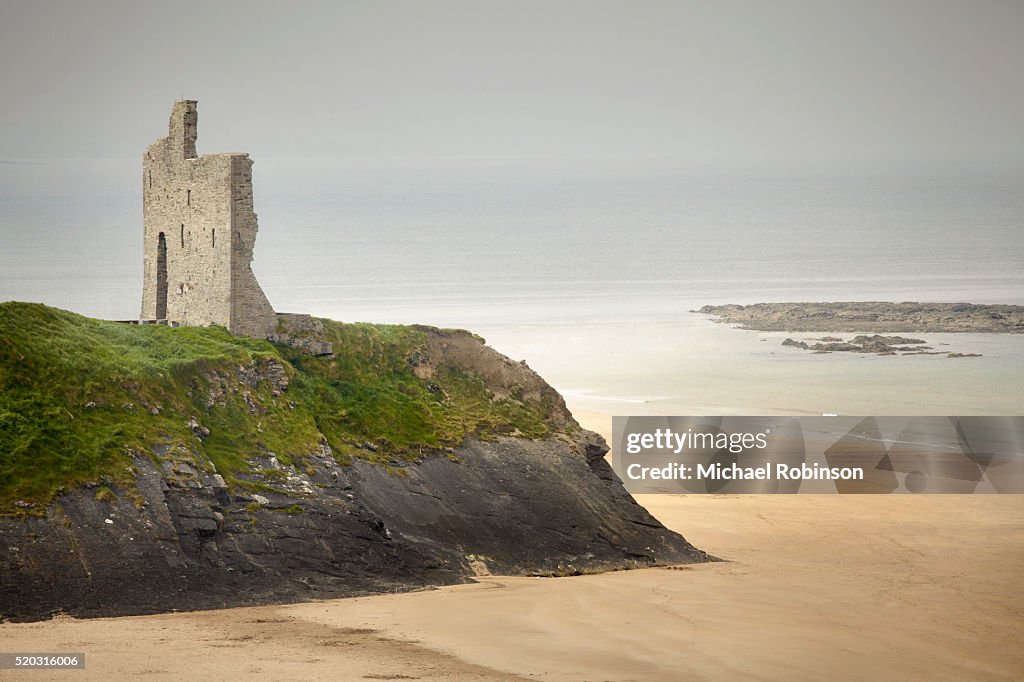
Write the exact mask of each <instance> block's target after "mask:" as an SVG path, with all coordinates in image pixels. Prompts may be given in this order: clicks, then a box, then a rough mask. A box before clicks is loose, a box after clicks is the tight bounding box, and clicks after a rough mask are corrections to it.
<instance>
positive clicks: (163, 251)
mask: <svg viewBox="0 0 1024 682" xmlns="http://www.w3.org/2000/svg"><path fill="white" fill-rule="evenodd" d="M156 319H158V320H165V319H167V239H166V238H165V237H164V233H163V232H161V233H160V236H159V237H158V238H157V245H156Z"/></svg>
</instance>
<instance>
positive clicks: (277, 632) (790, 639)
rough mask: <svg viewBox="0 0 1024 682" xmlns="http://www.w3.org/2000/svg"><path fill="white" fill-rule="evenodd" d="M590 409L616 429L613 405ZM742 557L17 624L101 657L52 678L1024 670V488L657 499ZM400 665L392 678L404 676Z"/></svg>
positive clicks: (585, 416) (40, 641)
mask: <svg viewBox="0 0 1024 682" xmlns="http://www.w3.org/2000/svg"><path fill="white" fill-rule="evenodd" d="M577 418H578V419H580V421H581V422H582V423H583V424H584V426H587V427H588V428H591V429H594V430H597V431H598V432H604V431H606V430H607V427H609V426H610V419H608V420H607V421H605V419H603V418H602V417H601V415H594V414H589V413H585V412H580V413H578V414H577ZM638 499H639V501H640V503H641V504H643V505H644V506H646V507H648V509H650V511H651V512H652V513H653V514H654V515H655V516H656V517H657V518H659V519H660V520H661V521H662V522H663V523H665V524H666V525H667V526H669V527H670V528H673V529H675V530H677V531H679V532H681V533H683V534H684V535H685V537H686V538H687V539H688V540H689V541H690V542H692V543H694V544H695V545H696V546H698V547H700V548H701V549H704V550H706V551H708V552H709V553H711V554H714V555H716V556H719V557H721V558H723V559H724V560H725V561H724V562H722V563H717V564H704V565H698V566H687V567H680V568H681V570H673V569H672V568H670V567H660V568H651V569H642V570H634V571H622V572H614V573H605V574H600V575H588V576H579V577H573V578H559V579H551V578H526V577H499V576H495V577H487V576H484V577H481V578H480V581H479V582H477V583H475V584H470V585H462V586H454V587H446V588H441V589H436V590H429V591H424V592H417V593H406V594H394V595H380V596H371V597H361V598H355V599H342V600H330V601H320V602H310V603H303V604H294V605H287V606H264V607H253V608H239V609H227V610H223V611H208V612H195V613H178V614H166V615H159V616H141V617H126V618H104V619H95V620H74V619H68V618H58V619H55V620H52V621H48V622H40V623H25V624H10V623H7V624H2V625H0V638H3V640H4V642H5V644H4V649H5V651H52V652H57V651H64V652H69V651H82V652H85V653H86V655H87V666H86V670H85V671H67V672H57V671H49V672H37V673H34V675H33V677H34V678H38V679H72V678H73V679H77V680H82V679H107V678H110V677H115V678H119V677H124V676H129V675H130V676H136V675H143V676H152V677H158V676H161V675H165V674H166V675H171V674H177V673H181V672H184V673H185V674H187V675H190V676H197V675H208V676H214V677H218V678H223V679H239V678H243V677H264V678H274V679H351V680H360V679H431V680H461V679H471V680H509V679H523V678H530V679H547V680H593V679H602V680H617V681H619V680H621V681H623V682H625V681H626V680H638V679H643V680H662V679H663V680H670V679H680V677H681V676H687V677H689V678H691V679H730V678H750V677H753V678H755V679H756V678H759V676H760V678H764V679H768V678H777V677H780V676H784V677H786V678H787V679H793V680H802V679H807V680H811V679H821V678H822V677H827V678H830V679H868V678H872V679H878V678H888V679H891V678H900V679H965V678H969V679H992V680H998V679H1010V678H1014V677H1019V676H1020V675H1022V674H1024V654H1022V653H1020V651H1019V647H1017V643H1019V641H1020V638H1021V636H1022V635H1024V596H1022V595H1024V577H1022V576H1021V575H1020V572H1019V570H1018V569H1019V566H1020V563H1021V560H1022V559H1024V530H1022V529H1024V498H1022V497H1021V496H1014V495H973V496H971V495H968V496H960V495H932V496H909V495H892V496H883V495H865V496H837V495H831V496H829V495H807V496H804V495H799V496H798V495H777V496H771V495H760V496H758V495H751V496H721V495H704V496H698V495H690V496H675V495H648V496H641V497H639V498H638ZM389 676H390V677H389Z"/></svg>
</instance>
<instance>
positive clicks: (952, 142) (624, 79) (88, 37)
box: [0, 0, 1024, 169]
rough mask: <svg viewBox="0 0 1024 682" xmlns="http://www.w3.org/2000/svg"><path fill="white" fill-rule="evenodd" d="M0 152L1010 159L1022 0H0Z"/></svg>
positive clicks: (752, 160) (1023, 103)
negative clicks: (176, 148)
mask: <svg viewBox="0 0 1024 682" xmlns="http://www.w3.org/2000/svg"><path fill="white" fill-rule="evenodd" d="M0 62H2V64H3V69H2V72H0V92H2V93H3V95H2V97H3V104H2V106H0V162H9V161H11V160H31V159H54V158H90V157H91V158H128V157H130V158H138V157H139V155H140V154H141V153H142V151H143V149H144V148H145V146H146V145H147V144H148V143H149V142H151V141H153V140H154V139H156V138H157V137H159V136H160V135H162V134H165V132H166V128H165V126H166V119H167V115H168V113H169V110H170V106H171V103H172V102H173V100H175V99H177V98H179V97H180V96H182V95H184V96H185V97H186V98H189V99H198V100H199V113H200V119H199V120H200V129H199V135H200V137H199V147H200V152H201V153H202V152H212V151H248V152H250V153H252V155H253V156H254V157H255V158H256V159H257V160H260V159H264V160H265V159H282V160H283V159H286V158H288V157H294V158H321V159H330V158H336V159H342V160H349V161H354V162H357V163H358V162H359V160H360V159H363V160H365V159H372V158H374V157H384V158H391V157H411V158H413V159H416V158H421V157H456V158H459V157H520V156H525V157H554V158H560V159H570V160H579V159H582V160H585V161H586V160H607V161H611V162H613V163H622V162H626V163H629V162H637V163H641V162H645V161H649V160H665V161H667V162H669V163H679V164H684V165H691V164H696V165H703V164H708V165H738V166H740V167H743V166H748V165H759V164H763V163H768V164H772V165H775V164H778V165H803V164H812V165H825V166H829V167H841V166H846V165H849V166H852V167H855V166H859V165H865V164H866V165H869V166H876V167H886V166H904V165H909V166H911V167H925V168H934V167H938V168H957V167H964V168H968V167H970V168H989V167H991V168H994V169H999V168H1005V167H1014V168H1020V167H1022V166H1024V85H1022V83H1024V80H1022V79H1024V2H1019V1H1016V0H1007V1H979V0H964V1H963V2H948V1H946V0H923V1H906V2H900V1H891V2H868V1H858V2H786V1H773V2H763V1H761V0H754V1H751V2H728V1H725V2H712V1H708V2H643V1H631V2H595V1H581V2H576V1H573V2H509V1H507V0H505V1H500V2H475V1H467V2H450V1H438V2H381V1H377V0H374V1H370V2H308V3H299V2H291V3H277V2H275V3H266V4H264V5H260V4H257V3H252V2H238V3H227V2H198V3H193V2H187V1H185V0H173V1H172V2H159V3H143V2H135V1H127V2H84V1H77V2H27V1H25V2H11V1H8V0H2V4H0Z"/></svg>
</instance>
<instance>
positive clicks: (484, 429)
mask: <svg viewBox="0 0 1024 682" xmlns="http://www.w3.org/2000/svg"><path fill="white" fill-rule="evenodd" d="M323 322H324V324H325V328H326V336H327V340H329V341H330V342H331V343H332V344H333V347H334V355H331V356H324V357H316V358H314V357H310V356H306V355H302V354H301V353H300V352H299V351H297V350H295V349H292V348H289V347H284V346H277V345H274V344H271V343H270V342H266V341H257V340H254V339H245V338H238V337H233V336H231V335H230V334H229V333H228V332H227V331H226V330H224V329H220V328H196V327H191V328H169V327H163V326H132V325H125V324H120V323H116V322H105V321H100V320H94V319H90V318H86V317H82V316H80V315H76V314H74V313H69V312H66V311H62V310H57V309H54V308H49V307H46V306H43V305H38V304H28V303H3V304H0V514H10V513H32V510H33V509H36V510H38V505H39V504H41V503H45V502H48V501H50V500H52V499H53V497H54V496H55V495H56V494H57V493H58V492H59V491H60V490H61V489H64V488H71V487H75V486H78V485H82V484H89V485H95V486H97V495H101V494H104V493H103V490H104V487H103V486H104V484H106V483H117V484H119V485H125V484H128V485H129V486H130V483H131V481H132V480H133V471H132V466H131V460H132V454H133V453H136V452H144V453H148V454H149V455H150V456H152V457H159V456H160V454H159V453H165V452H172V453H173V452H177V453H180V454H186V455H188V456H189V457H190V458H193V459H194V460H195V462H196V463H197V465H198V466H203V467H206V468H207V469H209V470H212V469H213V468H216V471H217V472H218V473H220V474H221V475H222V476H223V477H224V478H225V479H226V480H227V481H228V483H229V484H231V483H238V482H244V481H241V479H240V478H238V476H239V474H245V473H247V472H248V471H250V468H251V467H252V466H253V465H252V464H250V459H251V458H253V457H257V456H266V455H268V454H270V453H272V454H273V455H274V456H276V457H277V458H278V459H279V460H280V461H281V462H283V463H286V464H292V465H295V466H301V465H302V463H303V459H304V458H305V457H307V456H309V455H311V454H312V453H314V452H316V451H318V450H322V449H323V446H324V445H328V446H330V448H331V450H332V452H333V453H334V456H335V458H336V459H337V460H338V461H339V463H346V462H348V461H351V459H352V458H363V459H368V460H372V461H378V462H381V463H386V462H388V461H393V460H395V459H398V458H403V459H409V460H413V459H418V458H420V457H423V456H427V455H430V454H434V453H438V452H442V453H443V452H444V451H445V449H446V448H451V447H455V446H457V445H459V444H461V443H462V442H463V441H464V440H465V439H466V438H467V437H469V436H475V437H480V438H484V439H486V438H489V437H493V436H495V435H498V434H512V435H519V436H523V437H526V438H539V437H543V436H546V435H549V434H551V433H554V432H565V431H573V430H575V429H577V428H578V427H577V425H576V424H575V422H574V421H573V420H572V417H571V416H570V415H569V413H568V412H567V411H566V410H565V406H564V403H563V402H562V400H561V398H560V397H559V396H558V394H557V393H556V392H555V391H554V390H553V389H551V387H550V386H548V385H547V384H546V383H544V382H543V380H541V379H540V377H538V376H537V375H536V374H535V373H534V372H532V371H531V370H529V368H527V367H525V366H524V365H521V364H518V363H514V362H512V361H511V360H509V359H507V358H505V357H504V356H501V355H500V354H498V353H496V352H494V351H493V350H491V349H489V348H487V347H486V346H484V345H483V341H482V340H481V339H479V338H478V337H475V336H473V335H471V334H469V333H467V332H461V331H453V330H440V329H435V328H431V327H419V326H415V327H407V326H394V325H371V324H342V323H338V322H333V321H330V320H324V321H323ZM31 505H35V506H31Z"/></svg>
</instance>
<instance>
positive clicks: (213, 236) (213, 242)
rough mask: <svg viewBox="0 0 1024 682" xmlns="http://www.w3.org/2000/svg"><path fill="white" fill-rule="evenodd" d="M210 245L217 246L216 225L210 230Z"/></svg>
mask: <svg viewBox="0 0 1024 682" xmlns="http://www.w3.org/2000/svg"><path fill="white" fill-rule="evenodd" d="M210 246H212V247H214V248H216V247H217V228H216V227H214V228H212V229H211V230H210Z"/></svg>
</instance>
